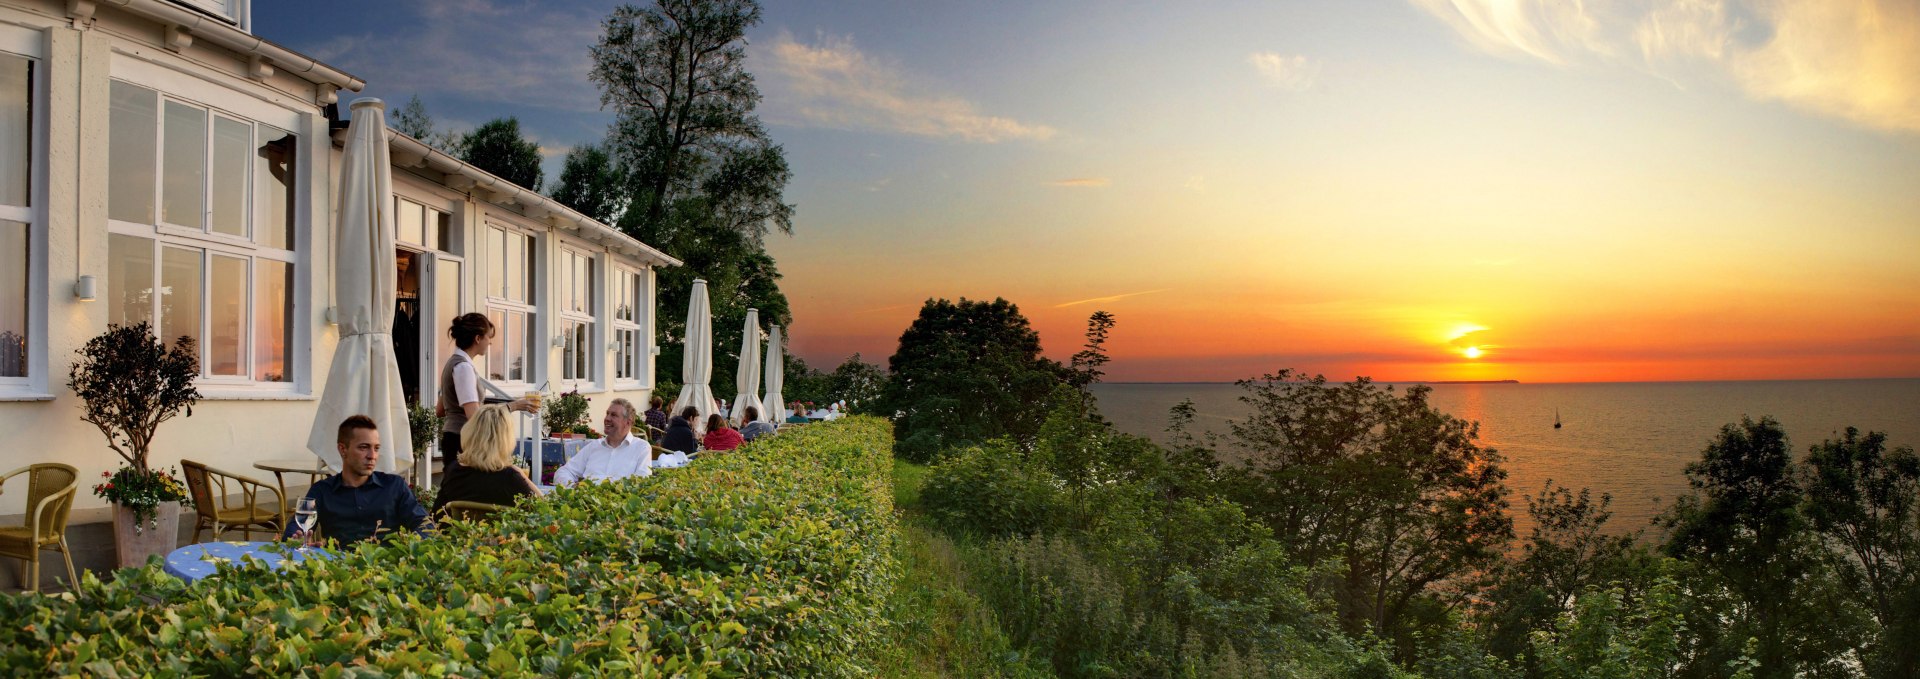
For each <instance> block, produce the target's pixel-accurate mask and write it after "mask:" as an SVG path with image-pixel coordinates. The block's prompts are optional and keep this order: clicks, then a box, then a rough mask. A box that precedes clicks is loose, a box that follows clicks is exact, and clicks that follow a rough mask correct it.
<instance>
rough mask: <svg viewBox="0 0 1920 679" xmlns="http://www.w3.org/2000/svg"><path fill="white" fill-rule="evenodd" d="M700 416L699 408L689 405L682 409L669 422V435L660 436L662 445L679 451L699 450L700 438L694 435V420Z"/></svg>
mask: <svg viewBox="0 0 1920 679" xmlns="http://www.w3.org/2000/svg"><path fill="white" fill-rule="evenodd" d="M699 417H700V409H699V408H695V407H693V406H687V407H686V408H683V409H681V411H680V416H679V417H676V418H673V421H672V422H669V423H667V435H666V436H662V437H660V447H661V448H664V449H667V450H671V451H674V452H678V453H693V452H694V451H697V450H699V449H700V439H698V438H696V437H695V436H694V435H693V421H694V420H695V419H698V418H699Z"/></svg>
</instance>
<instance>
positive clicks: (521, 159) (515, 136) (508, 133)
mask: <svg viewBox="0 0 1920 679" xmlns="http://www.w3.org/2000/svg"><path fill="white" fill-rule="evenodd" d="M460 159H461V160H465V161H467V162H469V163H472V164H473V166H474V167H478V168H480V169H482V170H486V171H488V172H491V173H493V174H494V175H495V176H497V177H499V178H501V179H505V180H507V181H510V182H513V183H515V184H519V185H521V186H524V187H527V188H529V189H533V190H535V191H538V190H540V182H541V179H542V176H541V175H542V171H541V169H540V145H539V144H536V143H534V142H533V141H532V140H529V139H527V138H526V137H523V136H521V134H520V120H519V119H518V118H514V117H506V118H495V119H493V120H489V121H487V122H486V123H484V124H482V125H480V126H479V127H476V128H474V129H473V131H472V132H468V133H467V134H466V136H464V137H462V138H461V139H460Z"/></svg>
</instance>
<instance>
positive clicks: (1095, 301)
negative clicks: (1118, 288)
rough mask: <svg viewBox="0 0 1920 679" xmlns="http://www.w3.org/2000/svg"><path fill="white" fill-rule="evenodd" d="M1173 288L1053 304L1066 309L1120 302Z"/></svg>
mask: <svg viewBox="0 0 1920 679" xmlns="http://www.w3.org/2000/svg"><path fill="white" fill-rule="evenodd" d="M1172 289H1173V288H1160V289H1158V290H1142V291H1140V292H1129V293H1125V294H1120V295H1108V296H1106V297H1089V298H1087V299H1083V300H1078V301H1073V302H1066V303H1063V304H1055V305H1053V308H1055V309H1065V308H1067V307H1070V306H1079V305H1082V304H1100V303H1105V302H1118V301H1120V300H1123V299H1126V298H1128V297H1139V296H1141V295H1151V294H1153V293H1156V292H1166V291H1168V290H1172Z"/></svg>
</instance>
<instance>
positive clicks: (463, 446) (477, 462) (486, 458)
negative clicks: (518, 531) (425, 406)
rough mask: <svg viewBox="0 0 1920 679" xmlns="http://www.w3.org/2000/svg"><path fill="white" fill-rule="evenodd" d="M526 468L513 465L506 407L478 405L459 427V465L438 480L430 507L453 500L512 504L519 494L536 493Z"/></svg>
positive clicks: (438, 506) (537, 493)
mask: <svg viewBox="0 0 1920 679" xmlns="http://www.w3.org/2000/svg"><path fill="white" fill-rule="evenodd" d="M539 494H540V489H539V488H538V487H536V486H534V485H533V481H532V480H529V479H528V478H527V475H526V473H525V472H522V471H520V468H519V467H515V466H513V432H512V431H511V429H510V428H509V426H508V424H507V408H506V407H505V406H502V405H489V406H481V407H480V409H479V410H478V411H476V412H475V413H474V414H473V417H472V418H471V419H469V420H467V426H465V427H462V428H461V429H460V466H458V467H454V468H453V471H451V472H448V473H447V475H446V477H445V478H443V479H442V480H441V482H440V496H439V497H438V498H436V499H435V500H434V502H433V511H435V512H439V511H440V508H441V507H445V506H446V505H447V503H449V502H453V501H455V500H466V501H468V502H484V503H487V504H490V505H507V506H511V505H512V504H513V502H514V500H515V499H518V498H519V497H520V496H522V495H539Z"/></svg>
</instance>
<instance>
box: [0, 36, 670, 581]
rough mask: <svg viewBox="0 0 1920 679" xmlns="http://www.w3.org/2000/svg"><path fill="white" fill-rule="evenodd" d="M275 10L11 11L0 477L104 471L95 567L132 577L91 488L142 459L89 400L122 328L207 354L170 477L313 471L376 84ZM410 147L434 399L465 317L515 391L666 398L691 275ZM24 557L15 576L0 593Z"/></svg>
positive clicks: (489, 365)
mask: <svg viewBox="0 0 1920 679" xmlns="http://www.w3.org/2000/svg"><path fill="white" fill-rule="evenodd" d="M249 2H250V0H0V435H3V436H0V438H3V439H4V440H5V441H6V444H5V445H3V446H0V471H6V470H10V469H13V468H17V467H22V466H26V465H28V464H32V463H36V462H62V463H66V464H70V465H73V466H75V467H78V468H79V470H80V480H81V488H80V493H79V497H78V499H77V500H76V502H75V508H74V511H73V515H72V520H71V523H72V524H73V525H72V527H71V528H70V529H69V531H68V539H69V542H71V543H73V546H74V548H75V550H76V554H75V561H76V563H77V564H79V565H81V566H83V567H94V568H100V567H105V566H107V565H109V564H110V562H111V561H112V551H113V547H112V542H111V538H110V535H111V530H110V529H109V528H108V527H107V525H108V524H107V523H106V522H110V515H111V512H110V509H109V507H108V506H107V505H106V503H105V502H104V501H103V500H100V499H98V498H96V497H94V496H93V494H92V493H91V492H90V491H91V488H92V485H93V483H94V482H95V481H97V480H98V479H99V478H100V476H101V473H102V472H106V471H110V470H112V469H115V468H117V467H119V466H120V464H121V461H120V459H119V457H118V456H116V455H115V454H114V453H113V451H111V450H109V449H108V448H107V446H106V442H105V439H104V437H102V436H101V434H100V432H99V431H98V430H96V429H95V428H94V427H93V426H92V425H89V424H87V423H85V422H82V421H81V420H80V405H79V403H78V401H77V399H76V398H75V397H74V395H73V394H72V393H71V392H70V391H69V390H67V388H66V386H65V385H66V378H67V371H68V368H69V366H70V365H71V364H72V361H73V358H74V355H75V354H74V350H75V349H77V348H79V347H80V346H82V345H83V344H84V343H85V342H86V341H87V340H88V339H89V338H92V337H93V336H95V335H98V334H99V333H101V332H102V331H104V330H106V328H107V326H108V324H111V323H123V324H124V323H133V322H138V321H143V320H145V321H151V322H153V323H154V324H155V325H156V326H157V327H158V328H159V329H160V331H161V335H162V336H163V337H175V336H180V335H190V336H193V337H196V338H198V340H199V351H200V364H201V372H202V376H201V380H200V384H199V389H200V392H201V395H202V398H201V400H200V402H199V404H198V405H196V406H195V407H194V409H193V415H192V416H191V417H179V418H176V419H174V420H172V421H169V422H167V423H165V424H163V425H161V428H160V431H159V435H158V436H157V438H156V441H155V449H154V452H153V457H152V462H153V464H155V465H156V466H160V467H174V466H175V465H177V463H178V462H179V461H180V460H181V459H183V458H184V459H192V460H196V461H199V462H203V463H206V464H208V465H211V466H213V467H215V468H218V469H224V470H229V471H238V472H241V473H246V474H250V475H254V476H256V477H263V478H265V479H267V480H268V481H269V482H271V479H272V477H271V475H270V474H268V473H266V472H259V471H257V470H254V469H253V467H252V464H253V463H254V462H255V461H258V460H262V459H267V458H288V457H299V456H305V455H309V453H308V452H306V440H307V434H308V431H309V427H310V426H311V424H312V420H313V413H314V411H315V409H316V405H317V403H318V399H319V397H320V394H321V393H322V392H323V391H324V386H325V385H324V384H323V382H324V380H325V379H326V375H327V369H328V365H329V362H330V360H331V358H332V355H333V350H334V345H335V344H336V343H337V342H338V340H339V332H338V329H337V328H336V327H335V326H333V325H331V324H329V322H328V313H327V311H328V308H329V306H330V300H331V298H332V296H333V292H332V290H333V280H332V278H331V273H332V272H331V269H332V262H333V259H334V257H333V252H332V249H331V245H332V242H333V235H332V231H333V223H334V221H335V220H334V214H333V213H334V210H335V209H336V205H335V203H336V200H337V196H336V190H337V187H336V181H335V180H336V177H337V174H338V167H339V160H340V151H339V148H338V147H337V146H336V139H337V138H339V134H340V133H342V132H343V131H344V130H343V129H341V127H342V126H343V125H344V123H343V122H338V121H337V120H336V118H337V117H338V115H340V114H336V113H335V112H336V111H345V110H346V106H345V101H344V100H345V99H347V98H349V97H350V94H351V92H353V91H358V90H359V89H360V88H361V87H362V85H364V83H363V82H362V81H360V80H359V79H357V78H355V77H353V76H351V75H348V74H346V73H342V72H340V71H339V70H336V69H334V68H332V67H329V66H327V65H326V64H322V63H319V62H317V61H315V60H313V59H312V58H310V57H306V56H302V55H300V54H298V53H295V52H293V51H291V50H288V49H286V48H283V47H280V46H278V45H274V44H273V43H270V42H267V41H265V40H262V39H260V38H257V37H254V36H253V35H252V34H251V31H250V21H249V17H248V15H249ZM583 49H584V47H583ZM390 151H391V155H392V162H393V192H394V196H393V200H394V201H395V205H396V214H397V220H396V223H397V226H398V238H399V240H400V243H399V248H398V249H399V251H398V253H397V259H398V263H399V264H398V268H399V271H398V272H397V274H398V279H397V280H398V282H399V285H398V286H397V288H398V289H399V290H400V296H401V302H400V307H401V311H400V314H401V316H400V317H398V318H396V325H395V343H396V344H397V345H398V352H397V353H398V354H399V355H400V356H402V357H403V360H402V364H401V367H402V373H403V375H404V377H403V380H404V381H406V382H409V383H411V384H413V385H416V390H415V391H414V393H413V394H411V396H412V398H414V399H415V400H416V402H420V403H426V404H429V405H431V404H432V403H433V391H434V386H435V384H434V383H435V377H436V375H437V372H438V371H437V368H438V366H439V364H440V363H441V362H442V361H443V360H444V359H445V357H446V356H447V355H448V352H449V351H451V346H450V344H451V343H450V341H449V340H448V339H447V337H446V328H447V324H448V321H449V320H451V319H452V318H453V317H454V316H456V315H458V314H461V313H465V312H470V311H484V312H486V313H487V314H488V315H490V316H492V317H493V319H494V322H495V325H497V326H498V327H499V332H500V338H501V339H500V340H498V341H496V343H495V345H494V346H495V348H494V350H493V351H491V352H489V355H488V357H487V360H486V365H485V372H486V373H487V374H488V377H489V378H490V379H491V380H492V381H494V382H495V383H496V384H498V385H499V386H501V387H503V388H504V389H506V390H507V391H509V392H511V393H520V392H524V391H526V390H530V389H532V388H533V387H535V386H537V385H539V384H540V383H542V382H543V381H550V382H551V385H550V388H551V389H553V390H566V389H572V388H576V387H577V388H578V389H579V390H580V391H581V392H582V393H585V394H587V395H588V396H589V397H590V398H591V400H592V401H593V404H594V411H595V412H598V411H599V410H600V409H602V408H604V407H605V404H606V403H607V401H609V400H610V399H612V398H614V397H625V398H628V399H631V400H633V401H635V402H636V403H644V402H645V400H646V398H647V397H648V396H650V395H651V392H652V390H653V384H654V360H653V353H654V351H653V347H652V337H653V336H654V332H653V324H654V316H655V308H654V300H655V295H654V280H655V277H654V268H655V267H658V266H674V265H678V264H679V262H678V261H676V260H674V259H673V258H672V257H669V256H667V255H666V254H664V253H662V252H660V251H658V250H656V249H654V248H652V247H650V246H648V245H646V244H644V243H641V242H639V241H637V240H634V239H633V238H630V237H627V236H625V235H623V234H621V233H620V232H618V231H617V230H615V229H613V228H612V227H609V226H607V225H606V224H602V223H600V222H597V221H594V220H592V219H590V218H588V217H586V216H583V215H581V214H579V213H577V212H574V211H572V210H570V209H567V208H565V207H564V206H561V205H559V204H558V203H555V202H553V201H552V200H550V199H548V198H546V197H544V196H541V195H539V194H537V193H534V192H533V191H530V190H528V189H526V188H523V187H519V186H514V185H512V184H509V183H507V182H506V181H504V180H501V179H499V178H497V177H494V176H493V175H490V174H488V173H486V172H484V171H481V170H479V169H477V168H474V167H472V166H470V165H467V164H466V163H463V162H461V161H459V160H458V159H455V158H452V157H449V156H447V155H446V154H444V153H441V152H439V151H436V150H433V149H431V148H429V147H427V146H425V145H422V144H420V143H419V142H417V141H414V140H412V139H409V138H407V137H404V136H402V135H398V134H395V135H393V141H392V143H391V145H390ZM88 286H91V289H92V292H93V297H92V299H84V298H83V297H82V296H81V295H82V293H83V292H85V291H86V290H87V288H88ZM156 292H157V293H158V294H155V293H156ZM409 331H411V332H409ZM289 481H290V483H291V482H292V481H293V479H289ZM300 482H301V483H304V479H301V480H300ZM25 490H26V489H25V477H18V478H16V479H14V480H13V482H12V483H9V484H8V485H7V487H6V491H7V492H5V493H3V494H0V525H4V524H13V525H18V523H19V522H20V521H21V517H22V515H23V513H24V511H25V510H24V499H25V496H26V492H25ZM182 518H183V520H184V521H188V522H190V521H191V519H192V514H191V512H185V513H183V517H182ZM48 559H50V560H52V561H46V560H48ZM58 559H59V556H58V555H57V554H53V553H46V554H45V555H44V557H43V567H42V572H43V581H45V582H48V583H50V582H51V581H52V577H53V575H52V574H53V573H61V574H62V576H64V571H63V569H61V568H59V567H57V566H55V567H53V568H48V567H46V565H47V564H51V563H55V562H57V561H58ZM16 563H18V562H17V561H15V560H11V559H0V588H7V587H12V586H15V583H14V582H13V580H14V579H15V578H17V577H18V576H17V573H18V572H19V571H18V570H17V569H16V568H15V567H14V566H13V564H16Z"/></svg>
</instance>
